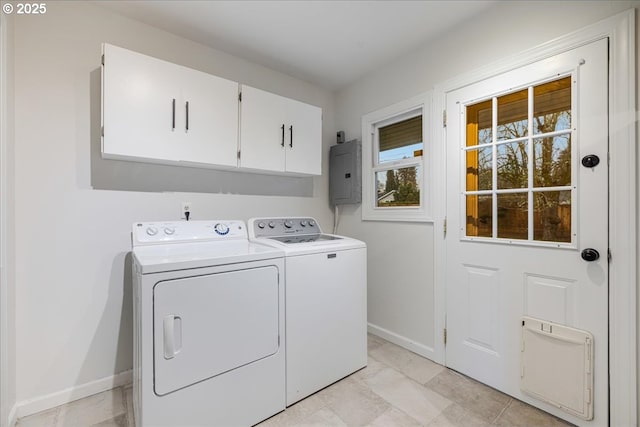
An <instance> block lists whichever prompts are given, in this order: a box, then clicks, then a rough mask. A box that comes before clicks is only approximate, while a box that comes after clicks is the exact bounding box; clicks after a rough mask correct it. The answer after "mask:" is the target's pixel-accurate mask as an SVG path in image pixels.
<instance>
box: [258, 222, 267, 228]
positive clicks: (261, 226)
mask: <svg viewBox="0 0 640 427" xmlns="http://www.w3.org/2000/svg"><path fill="white" fill-rule="evenodd" d="M265 225H266V224H265V223H264V222H259V223H258V228H260V229H263V228H264V227H265Z"/></svg>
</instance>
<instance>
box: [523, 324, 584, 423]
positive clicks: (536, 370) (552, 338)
mask: <svg viewBox="0 0 640 427" xmlns="http://www.w3.org/2000/svg"><path fill="white" fill-rule="evenodd" d="M593 345H594V342H593V335H592V334H591V333H589V332H587V331H582V330H579V329H574V328H569V327H567V326H562V325H558V324H555V323H551V322H544V321H542V320H539V319H533V318H531V317H524V318H523V319H522V372H521V382H520V387H521V388H522V390H523V391H524V392H525V393H528V394H530V395H532V396H534V397H536V398H538V399H540V400H543V401H545V402H548V403H550V404H552V405H554V406H556V407H558V408H560V409H562V410H564V411H566V412H568V413H570V414H571V415H575V416H576V417H580V418H582V419H585V420H590V419H592V418H593Z"/></svg>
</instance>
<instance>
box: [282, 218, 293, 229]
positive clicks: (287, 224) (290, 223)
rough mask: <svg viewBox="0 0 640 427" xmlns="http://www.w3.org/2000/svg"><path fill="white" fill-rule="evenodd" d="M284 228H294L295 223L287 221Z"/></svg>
mask: <svg viewBox="0 0 640 427" xmlns="http://www.w3.org/2000/svg"><path fill="white" fill-rule="evenodd" d="M284 226H285V227H287V228H291V227H293V221H291V220H290V219H288V220H286V221H285V222H284Z"/></svg>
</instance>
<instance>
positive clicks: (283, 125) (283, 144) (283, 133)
mask: <svg viewBox="0 0 640 427" xmlns="http://www.w3.org/2000/svg"><path fill="white" fill-rule="evenodd" d="M281 129H282V144H280V145H282V146H283V147H284V124H283V125H282V128H281Z"/></svg>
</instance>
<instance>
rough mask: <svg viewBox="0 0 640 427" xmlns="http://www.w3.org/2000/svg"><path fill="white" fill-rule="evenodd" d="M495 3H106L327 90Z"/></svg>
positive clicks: (132, 16)
mask: <svg viewBox="0 0 640 427" xmlns="http://www.w3.org/2000/svg"><path fill="white" fill-rule="evenodd" d="M495 3H496V1H484V0H471V1H450V0H449V1H390V0H389V1H382V0H379V1H237V0H236V1H203V0H200V1H186V0H182V1H165V0H161V1H150V0H146V1H100V2H98V4H100V5H102V6H104V7H107V8H109V9H111V10H112V11H114V12H116V13H119V14H121V15H125V16H128V17H130V18H133V19H136V20H138V21H142V22H144V23H146V24H149V25H152V26H154V27H158V28H161V29H164V30H166V31H169V32H171V33H173V34H176V35H178V36H180V37H184V38H186V39H190V40H193V41H196V42H199V43H202V44H205V45H208V46H210V47H212V48H215V49H218V50H221V51H224V52H227V53H229V54H232V55H234V56H237V57H240V58H244V59H246V60H248V61H251V62H254V63H258V64H261V65H264V66H266V67H268V68H271V69H274V70H277V71H280V72H282V73H285V74H288V75H290V76H293V77H296V78H298V79H301V80H304V81H307V82H310V83H313V84H316V85H318V86H321V87H323V88H326V89H329V90H336V89H340V88H342V87H344V86H346V85H348V84H350V83H352V82H354V81H355V80H357V79H358V78H359V77H361V76H363V75H365V74H367V73H368V72H370V71H372V70H375V69H376V68H379V67H380V66H382V65H384V64H387V63H389V62H391V61H393V60H394V59H395V58H398V57H401V56H403V55H405V54H407V53H409V52H411V51H414V50H416V49H418V48H419V47H420V46H422V45H424V44H425V43H428V42H429V41H430V40H433V39H435V38H437V37H439V36H440V35H442V34H443V33H445V32H447V31H451V30H452V29H453V28H455V26H456V25H459V24H461V23H462V22H464V21H465V20H468V19H472V17H473V16H475V15H477V14H478V13H481V12H482V11H484V10H485V9H487V8H489V7H491V6H493V5H494V4H495Z"/></svg>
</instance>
